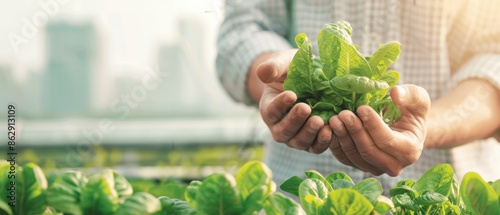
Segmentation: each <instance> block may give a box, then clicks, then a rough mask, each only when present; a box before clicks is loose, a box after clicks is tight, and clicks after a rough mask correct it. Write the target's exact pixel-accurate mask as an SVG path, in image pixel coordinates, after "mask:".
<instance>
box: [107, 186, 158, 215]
mask: <svg viewBox="0 0 500 215" xmlns="http://www.w3.org/2000/svg"><path fill="white" fill-rule="evenodd" d="M159 211H161V203H160V200H158V199H157V198H156V197H155V196H153V195H151V194H149V193H145V192H139V193H135V194H134V195H133V196H131V197H128V198H127V199H126V200H125V202H124V203H123V204H122V205H120V208H119V209H118V211H117V212H116V213H115V214H116V215H147V214H154V213H156V212H159Z"/></svg>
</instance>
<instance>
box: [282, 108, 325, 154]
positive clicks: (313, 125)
mask: <svg viewBox="0 0 500 215" xmlns="http://www.w3.org/2000/svg"><path fill="white" fill-rule="evenodd" d="M323 125H324V123H323V120H322V119H321V117H319V116H312V117H310V118H309V119H308V120H307V122H306V123H305V124H304V126H302V128H300V130H299V131H298V132H297V135H295V136H294V137H292V138H291V139H290V141H288V144H287V145H288V146H290V147H292V148H296V149H299V150H305V149H307V148H309V147H311V146H312V145H313V143H314V140H315V139H316V136H318V132H319V130H320V129H321V128H322V127H323Z"/></svg>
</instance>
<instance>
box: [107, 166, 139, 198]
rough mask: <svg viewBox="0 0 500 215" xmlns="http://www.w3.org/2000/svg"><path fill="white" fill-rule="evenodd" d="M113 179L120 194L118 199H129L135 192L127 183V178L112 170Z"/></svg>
mask: <svg viewBox="0 0 500 215" xmlns="http://www.w3.org/2000/svg"><path fill="white" fill-rule="evenodd" d="M112 172H113V177H114V181H115V190H116V192H117V193H118V197H120V198H123V197H129V196H131V195H132V193H133V192H134V191H133V189H132V185H130V183H129V182H128V181H127V179H126V178H125V177H123V176H122V175H120V174H118V173H117V172H116V171H114V170H112Z"/></svg>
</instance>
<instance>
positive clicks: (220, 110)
mask: <svg viewBox="0 0 500 215" xmlns="http://www.w3.org/2000/svg"><path fill="white" fill-rule="evenodd" d="M51 1H52V2H53V3H52V4H53V5H52V6H50V7H49V8H52V9H50V10H52V11H55V12H60V14H65V15H64V16H62V15H61V17H59V16H60V14H55V15H54V16H53V17H50V16H49V15H47V19H48V20H47V22H46V23H44V24H43V25H41V24H40V23H37V20H38V21H40V18H37V17H41V16H40V15H37V14H40V11H38V12H35V13H34V14H35V15H34V18H33V20H32V21H34V22H33V23H31V24H28V26H27V27H26V26H24V27H22V29H23V30H26V29H28V30H30V28H32V27H34V28H36V29H35V30H32V29H31V32H36V34H35V33H34V34H35V36H33V37H32V38H31V39H30V38H29V37H27V36H26V35H24V33H26V32H24V31H21V32H20V33H18V34H16V33H15V32H14V33H13V32H9V33H7V37H5V38H8V39H10V40H11V41H9V42H11V44H9V46H11V48H10V49H11V51H12V52H14V53H15V54H13V58H18V57H20V58H22V57H21V56H23V55H24V52H28V51H30V49H29V48H33V47H31V46H35V41H36V40H39V39H40V38H41V39H43V41H42V44H41V47H42V48H41V49H40V50H41V51H42V53H38V54H37V58H36V60H37V61H38V60H40V61H41V62H38V63H36V62H35V61H30V63H27V65H19V64H20V63H19V61H16V60H13V61H10V63H6V62H4V61H2V60H0V78H1V79H3V82H5V83H6V84H3V85H2V86H0V88H3V89H1V90H2V91H3V92H4V93H3V94H5V96H2V97H3V99H6V102H15V103H18V104H19V106H20V107H19V108H20V109H21V110H23V111H22V112H23V115H24V116H26V117H28V118H44V117H49V118H51V117H88V116H109V115H111V116H115V117H123V115H125V114H126V115H127V117H128V116H130V117H151V116H158V117H197V116H212V115H227V114H229V115H231V114H235V115H241V114H243V115H245V114H248V113H249V112H248V108H246V107H242V106H241V105H235V104H234V102H232V101H231V100H230V99H229V97H228V96H227V94H226V93H225V92H224V91H223V90H222V88H221V86H220V84H219V83H218V81H217V78H216V75H215V71H214V69H215V68H214V59H215V52H216V50H215V39H216V30H217V24H218V23H219V22H220V18H221V13H223V11H222V9H221V7H222V5H221V4H222V3H221V2H219V1H202V0H198V1H187V4H188V7H186V5H185V6H180V5H179V3H171V4H173V5H175V6H174V7H172V8H169V9H168V10H166V11H165V13H168V12H169V11H170V10H172V11H173V10H176V9H179V8H183V11H177V12H175V13H176V14H177V15H175V16H172V17H171V19H168V20H163V22H162V21H160V20H151V21H150V23H149V24H150V25H148V26H138V25H137V24H138V23H135V24H132V25H130V26H121V27H119V28H121V33H124V34H116V33H117V32H113V31H114V30H116V29H114V30H110V29H107V28H103V26H108V27H109V26H114V24H112V23H110V21H109V19H108V20H106V19H103V14H102V13H99V12H96V11H94V14H93V15H98V17H95V16H90V17H87V18H85V16H83V15H81V14H80V15H78V14H72V15H70V14H66V13H63V12H62V11H64V9H63V8H64V7H67V6H68V5H71V4H79V6H73V7H77V8H78V7H79V8H80V9H81V10H82V11H85V10H89V11H90V9H88V8H90V6H88V5H87V9H82V8H86V7H85V6H83V5H86V4H87V3H85V4H84V3H82V2H80V1H75V2H76V3H75V2H72V1H68V3H67V4H59V5H56V4H58V2H57V1H56V0H46V1H41V2H45V3H49V2H51ZM54 2H55V3H54ZM193 2H194V3H202V4H197V6H195V7H189V4H192V5H191V6H193V4H194V3H193ZM94 3H95V2H94ZM104 4H105V3H104ZM131 4H132V3H130V2H128V3H126V4H125V5H128V7H131ZM54 5H55V6H54ZM39 6H40V8H42V9H44V10H42V11H44V12H47V11H50V10H49V9H47V8H46V7H45V6H42V5H41V4H40V5H39ZM136 6H137V5H136ZM153 6H154V5H153ZM159 6H160V7H161V6H165V5H164V4H160V5H159ZM57 7H59V9H57ZM126 7H127V6H125V8H126ZM69 8H71V7H69ZM56 9H57V10H56ZM147 9H148V7H139V8H138V9H137V10H131V11H128V12H127V13H125V12H124V11H123V9H122V10H118V9H116V8H114V9H111V8H107V10H110V11H114V12H116V13H123V14H122V15H125V14H135V13H137V14H136V15H137V16H138V17H140V19H145V20H147V19H146V18H147V17H148V15H144V13H145V10H147ZM149 9H152V10H153V8H151V5H150V7H149ZM66 10H69V9H66ZM103 10H106V8H104V9H103ZM153 11H156V12H158V9H155V10H153ZM55 12H54V13H55ZM82 13H83V12H82ZM46 14H49V12H47V13H46ZM105 16H107V17H108V18H111V16H110V15H109V14H106V15H105ZM153 16H154V15H153ZM75 17H76V18H75ZM113 17H114V18H116V17H115V16H113ZM118 17H120V16H118ZM165 17H167V16H165ZM96 18H97V19H96ZM122 18H123V17H122ZM23 19H24V18H23ZM165 19H166V18H165ZM145 20H142V22H144V21H145ZM28 21H29V20H28ZM115 21H116V20H115ZM159 22H162V23H165V26H167V27H166V28H168V29H169V33H168V34H169V35H166V34H165V31H164V30H161V31H154V30H150V28H157V27H159V25H160V24H159ZM146 23H147V21H146ZM38 24H40V25H38ZM121 24H124V23H121ZM142 24H144V23H142ZM29 25H33V26H31V27H30V26H29ZM161 26H163V25H161ZM168 26H170V27H168ZM114 27H116V26H114ZM145 29H149V30H145ZM5 31H6V30H5V29H3V32H4V33H5ZM130 31H137V32H139V33H136V34H135V35H127V34H126V33H127V32H130ZM11 35H16V36H19V37H20V38H21V40H22V39H27V40H28V41H27V42H26V43H21V42H17V43H14V44H13V43H12V41H14V42H16V40H12V38H14V37H12V36H11ZM14 39H15V38H14ZM129 43H134V44H129ZM116 46H118V47H116ZM145 47H148V48H145ZM16 48H18V50H16ZM40 50H39V51H40ZM2 53H3V54H4V55H5V53H6V52H5V51H3V52H1V53H0V54H2ZM0 56H1V55H0ZM29 58H30V57H25V58H23V59H24V60H27V59H29ZM0 59H1V58H0ZM4 60H5V59H4ZM20 68H23V69H26V70H27V71H25V72H26V73H27V75H26V77H24V79H20V78H19V76H22V75H19V74H17V73H19V70H20ZM145 79H150V80H145ZM0 82H1V81H0ZM145 82H147V83H148V86H145Z"/></svg>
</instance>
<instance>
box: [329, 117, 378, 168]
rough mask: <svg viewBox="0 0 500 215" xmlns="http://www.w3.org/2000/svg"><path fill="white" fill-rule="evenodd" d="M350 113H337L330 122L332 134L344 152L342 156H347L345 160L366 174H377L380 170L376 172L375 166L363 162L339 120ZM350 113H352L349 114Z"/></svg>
mask: <svg viewBox="0 0 500 215" xmlns="http://www.w3.org/2000/svg"><path fill="white" fill-rule="evenodd" d="M349 112H350V111H342V112H340V113H339V115H338V117H333V118H332V119H331V120H330V127H331V128H332V130H333V133H334V134H335V135H336V136H337V138H338V141H339V143H340V148H341V149H342V151H343V152H344V154H345V155H346V156H347V158H348V159H349V160H350V161H351V162H352V163H353V164H355V165H356V166H357V168H358V169H361V170H363V171H366V172H372V173H374V174H375V173H378V172H380V170H378V169H377V168H376V167H375V166H373V165H371V164H369V163H367V162H366V161H364V160H363V158H362V157H361V155H360V154H359V152H358V149H357V148H356V144H355V143H354V141H353V140H352V138H351V136H350V134H349V132H348V131H347V129H346V128H345V125H344V123H343V121H342V120H341V119H340V118H341V115H345V114H346V113H349ZM350 113H352V112H350Z"/></svg>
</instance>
